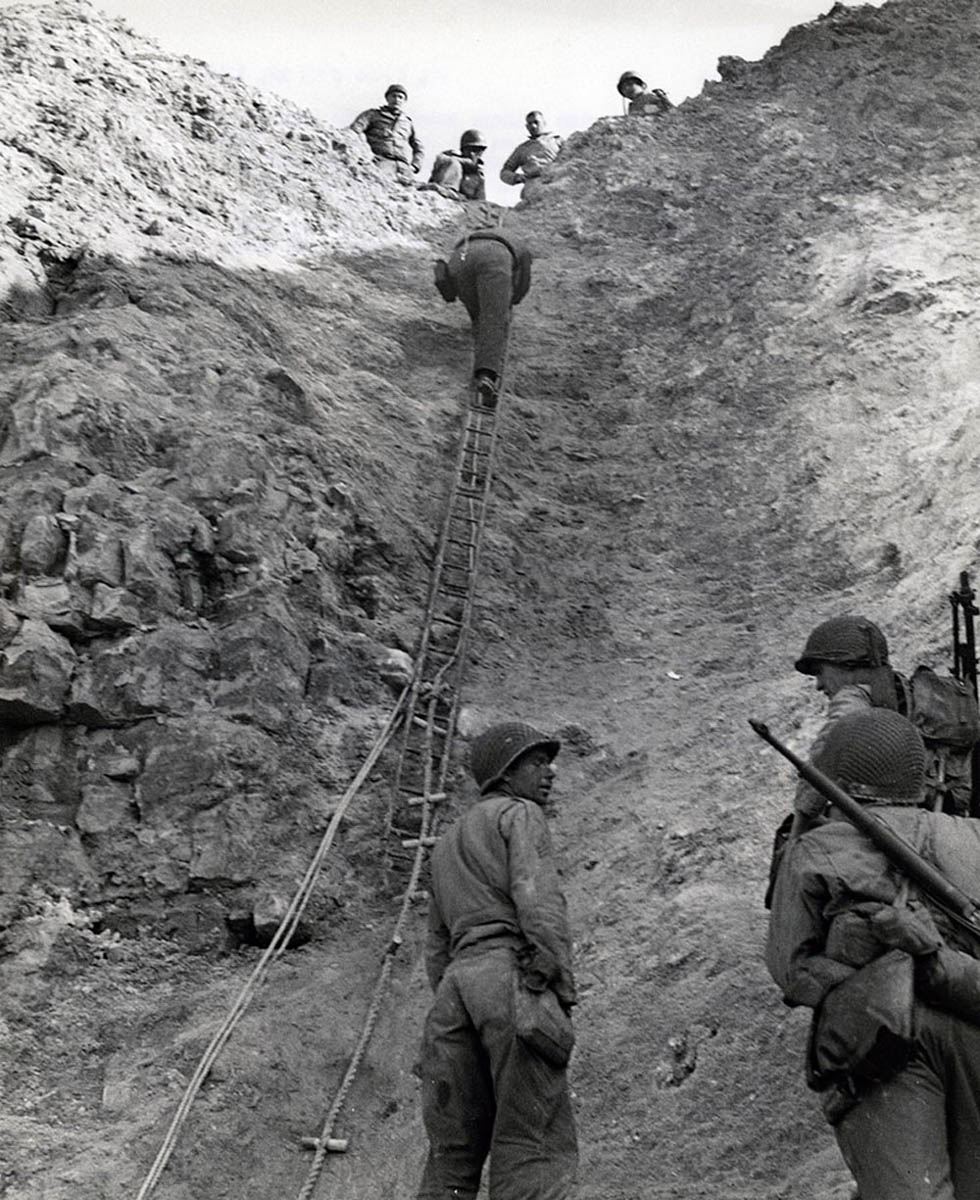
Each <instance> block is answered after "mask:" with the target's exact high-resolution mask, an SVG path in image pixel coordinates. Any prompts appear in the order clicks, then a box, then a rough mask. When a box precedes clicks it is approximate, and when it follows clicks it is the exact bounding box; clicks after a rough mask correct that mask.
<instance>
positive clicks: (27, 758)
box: [0, 724, 81, 825]
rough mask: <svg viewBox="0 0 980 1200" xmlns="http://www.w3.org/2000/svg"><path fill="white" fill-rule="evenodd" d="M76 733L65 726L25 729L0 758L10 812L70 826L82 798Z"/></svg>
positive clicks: (1, 791) (0, 788) (1, 792)
mask: <svg viewBox="0 0 980 1200" xmlns="http://www.w3.org/2000/svg"><path fill="white" fill-rule="evenodd" d="M77 752H78V746H77V743H76V740H75V735H74V731H73V730H71V729H70V728H68V727H66V726H64V725H50V724H48V725H35V726H34V727H33V728H30V729H27V730H24V731H23V732H22V733H20V735H19V736H18V737H17V739H16V741H15V742H14V743H13V745H11V746H10V747H9V748H8V749H7V751H6V753H5V754H4V755H3V757H2V759H0V797H2V799H3V802H4V803H5V805H6V806H7V809H8V811H16V812H19V813H20V814H21V815H22V816H24V817H27V818H29V819H31V820H43V821H48V822H51V823H53V824H55V825H71V824H72V823H73V822H74V819H75V813H76V811H77V809H78V805H79V801H80V799H81V792H80V778H79V771H78V765H77V761H76V760H77Z"/></svg>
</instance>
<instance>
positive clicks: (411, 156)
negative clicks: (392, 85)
mask: <svg viewBox="0 0 980 1200" xmlns="http://www.w3.org/2000/svg"><path fill="white" fill-rule="evenodd" d="M350 127H351V129H353V130H354V132H355V133H363V134H364V136H365V137H366V138H367V144H368V145H369V146H370V147H371V152H372V154H374V156H375V157H376V158H392V159H394V160H395V161H396V162H403V163H405V164H407V165H409V166H411V168H412V170H413V171H417V170H418V169H419V167H420V166H421V165H422V143H421V142H420V141H419V139H418V135H417V134H416V132H415V126H414V125H413V124H412V118H411V117H409V116H407V115H406V114H405V113H403V112H401V113H396V112H395V111H394V110H393V109H391V108H388V107H387V106H386V107H384V108H369V109H366V110H365V111H364V112H362V113H361V114H360V116H358V117H355V118H354V120H353V121H352V122H351V125H350Z"/></svg>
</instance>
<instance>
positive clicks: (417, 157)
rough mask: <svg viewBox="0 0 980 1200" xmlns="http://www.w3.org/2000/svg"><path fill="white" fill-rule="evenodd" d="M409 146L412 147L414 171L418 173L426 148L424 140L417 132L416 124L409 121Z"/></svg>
mask: <svg viewBox="0 0 980 1200" xmlns="http://www.w3.org/2000/svg"><path fill="white" fill-rule="evenodd" d="M408 125H409V131H408V144H409V145H410V146H411V147H412V170H413V171H418V170H419V169H420V168H421V166H422V154H423V151H424V150H425V147H424V146H423V145H422V139H421V138H420V137H419V135H418V134H417V133H416V132H415V122H414V121H409V123H408Z"/></svg>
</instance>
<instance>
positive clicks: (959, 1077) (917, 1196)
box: [766, 801, 980, 1200]
mask: <svg viewBox="0 0 980 1200" xmlns="http://www.w3.org/2000/svg"><path fill="white" fill-rule="evenodd" d="M914 803H915V802H914V801H910V802H907V803H905V804H902V805H897V804H875V805H874V812H875V814H876V815H877V816H879V817H881V818H882V819H883V820H884V821H886V822H887V823H888V824H889V825H890V826H891V827H892V828H893V829H894V830H895V831H896V832H897V833H899V834H901V836H902V837H904V838H905V840H906V841H908V842H909V843H910V844H911V845H912V846H913V847H915V848H916V849H917V850H919V851H920V852H921V853H922V855H923V857H925V858H926V859H927V861H930V862H932V863H933V864H934V865H937V866H939V867H940V868H941V869H942V870H943V872H944V874H946V876H947V877H948V878H951V879H952V880H953V882H958V883H959V884H960V886H963V887H968V886H970V884H971V882H972V887H973V890H974V891H975V890H976V883H975V879H976V874H977V869H978V866H980V850H978V845H980V843H978V840H977V835H976V834H975V833H973V832H972V831H971V835H970V837H967V838H965V837H964V832H965V830H964V822H963V821H962V819H961V818H957V817H951V816H946V815H944V814H939V813H932V812H926V811H923V810H922V809H919V808H917V807H914ZM970 824H971V825H972V824H973V823H972V822H970ZM906 887H907V885H904V884H903V877H902V876H901V874H900V873H899V872H898V871H897V869H896V868H894V867H892V866H891V864H890V863H889V861H888V859H887V858H886V857H885V855H884V854H883V853H882V852H881V851H880V850H878V849H877V848H876V847H875V846H874V844H873V843H872V842H871V841H870V839H868V838H867V837H866V835H865V834H863V833H862V832H861V831H860V830H858V829H857V828H855V827H854V826H853V825H851V824H850V823H849V822H848V821H846V820H844V819H843V818H837V819H832V820H830V821H827V822H825V823H824V824H822V825H820V826H818V827H817V828H815V829H811V830H810V831H808V832H807V833H804V834H802V835H801V836H800V837H798V838H796V839H795V840H794V841H793V842H791V843H790V845H789V846H788V847H787V850H786V853H785V856H784V858H783V862H782V865H781V867H780V871H779V876H778V879H777V880H776V884H775V890H774V894H773V898H772V911H771V916H770V925H769V939H768V944H767V950H766V961H767V964H768V967H769V970H770V973H771V974H772V976H773V978H774V979H775V981H776V982H777V984H778V985H779V987H780V988H781V989H782V991H783V994H784V997H785V999H786V1002H787V1003H789V1004H793V1005H807V1006H809V1007H811V1008H817V1006H819V1005H820V1003H821V1001H822V1000H823V999H824V998H825V997H826V996H827V994H828V993H829V992H830V991H831V990H832V989H833V988H834V987H835V986H837V985H838V984H840V983H842V982H843V981H844V980H845V979H847V978H849V977H850V976H851V975H852V974H853V973H854V971H855V969H856V968H859V967H861V966H863V965H864V964H865V963H867V962H870V961H871V960H872V959H876V958H877V957H878V956H879V955H880V954H882V953H883V950H884V947H883V946H882V944H881V943H880V942H879V941H877V940H876V939H875V937H874V936H873V934H872V933H871V932H870V929H871V926H870V924H869V920H868V918H869V917H870V916H871V915H872V914H874V913H875V912H878V911H880V910H882V909H885V908H888V907H891V906H895V905H896V904H897V905H898V906H899V907H902V906H903V904H904V897H905V892H906ZM817 1028H820V1029H823V1027H822V1026H818V1027H817ZM912 1030H913V1035H914V1053H913V1057H912V1059H911V1061H910V1062H909V1064H908V1065H907V1066H905V1067H904V1068H903V1069H902V1070H900V1071H899V1072H898V1073H897V1074H896V1075H894V1076H893V1077H891V1078H890V1079H887V1080H885V1081H884V1082H878V1083H874V1084H868V1083H864V1084H862V1083H859V1082H857V1081H855V1080H853V1079H849V1078H844V1079H843V1080H841V1081H839V1083H840V1084H841V1086H842V1088H843V1094H844V1095H845V1096H850V1097H851V1099H850V1100H847V1101H846V1102H845V1103H844V1104H841V1102H840V1100H841V1095H842V1091H841V1088H840V1087H838V1086H836V1085H835V1086H834V1087H832V1088H831V1089H830V1090H829V1091H827V1092H825V1097H827V1098H828V1100H829V1101H830V1102H829V1103H828V1104H827V1106H826V1107H827V1112H828V1117H829V1119H831V1120H832V1121H836V1124H835V1126H834V1132H835V1135H836V1137H837V1142H838V1144H839V1146H840V1149H841V1152H842V1154H843V1156H844V1159H845V1160H846V1162H847V1164H848V1166H849V1167H850V1169H851V1171H852V1173H853V1174H854V1177H855V1179H856V1180H857V1183H858V1188H859V1191H860V1195H861V1200H978V1198H980V1027H978V1026H976V1025H974V1024H972V1023H970V1022H968V1021H965V1020H963V1019H962V1018H960V1017H957V1016H954V1015H953V1014H952V1013H950V1012H944V1011H939V1010H938V1009H936V1008H933V1007H931V1006H930V1005H928V1004H926V1003H924V1002H923V1001H922V1000H920V999H916V1000H915V1001H914V1004H913V1010H912ZM833 1034H834V1031H833V1030H829V1031H827V1035H828V1036H833ZM818 1051H819V1047H818V1046H815V1045H813V1044H811V1056H812V1055H813V1054H814V1053H816V1052H818ZM812 1061H813V1060H812V1057H811V1062H812ZM825 1082H827V1081H825Z"/></svg>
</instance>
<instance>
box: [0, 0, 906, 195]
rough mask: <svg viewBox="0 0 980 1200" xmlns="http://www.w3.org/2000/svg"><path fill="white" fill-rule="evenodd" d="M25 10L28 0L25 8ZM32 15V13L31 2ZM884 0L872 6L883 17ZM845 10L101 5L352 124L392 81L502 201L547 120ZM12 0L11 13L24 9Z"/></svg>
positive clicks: (732, 4) (791, 5) (422, 130)
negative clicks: (507, 164) (619, 83)
mask: <svg viewBox="0 0 980 1200" xmlns="http://www.w3.org/2000/svg"><path fill="white" fill-rule="evenodd" d="M21 2H23V0H21ZM31 2H33V0H31ZM881 3H882V0H873V4H874V7H879V6H880V4H881ZM832 4H833V0H823V3H820V0H540V2H539V3H534V2H533V0H102V2H96V7H97V8H99V9H102V10H103V11H105V12H108V13H111V14H112V15H114V16H121V17H124V18H125V19H126V21H127V22H128V23H129V25H130V26H131V27H132V28H133V29H134V30H135V31H136V32H137V33H142V34H145V35H147V36H149V37H152V38H155V39H156V40H157V41H159V42H160V43H161V44H162V45H163V46H164V47H165V48H166V49H168V50H171V51H174V52H175V53H177V54H188V55H191V56H192V57H194V58H202V59H205V60H206V61H207V62H208V63H209V64H210V65H211V66H212V67H214V68H215V69H216V70H218V71H227V72H230V73H231V74H234V75H239V76H241V77H242V78H243V79H245V80H246V82H248V83H250V84H252V85H254V86H256V87H260V88H263V89H266V90H268V91H273V92H276V93H278V94H279V95H281V96H286V97H288V98H289V99H290V100H293V101H295V102H296V103H298V104H300V105H302V106H303V107H304V108H308V109H310V110H311V111H312V112H313V113H314V114H315V115H316V116H318V117H319V118H321V119H322V120H324V121H327V122H328V123H330V124H332V125H347V124H349V123H350V122H351V121H352V120H353V119H354V117H355V116H356V115H357V113H359V112H360V111H361V110H362V109H365V108H370V107H373V106H375V105H377V104H381V103H383V99H384V90H385V87H386V86H387V84H389V83H393V82H397V83H402V84H404V85H405V86H406V88H407V89H408V106H407V111H408V113H409V114H410V115H411V117H412V118H413V119H414V121H415V125H416V129H417V131H418V134H419V136H420V137H421V138H422V141H423V142H424V143H425V147H426V162H425V166H424V168H423V172H424V174H425V175H426V176H427V175H428V170H429V167H430V165H431V162H432V158H433V157H434V155H435V154H436V153H437V152H438V151H439V150H443V149H446V148H448V147H450V146H452V147H455V146H456V145H457V143H458V139H459V135H460V133H461V132H462V131H463V130H464V129H466V128H469V127H476V128H478V129H480V130H482V132H483V133H484V135H485V136H486V138H487V140H488V150H487V154H486V163H487V175H488V179H493V180H494V183H493V184H492V185H491V188H490V190H489V195H490V198H491V199H494V200H497V201H499V202H502V203H514V202H515V201H516V200H517V198H518V196H519V193H520V189H519V188H509V187H506V186H505V185H504V184H502V183H499V182H496V177H497V173H498V172H499V170H500V166H501V164H502V162H503V160H504V159H505V158H506V157H507V155H508V154H509V153H510V151H511V150H512V149H513V148H514V147H515V146H516V145H517V144H518V142H520V141H522V140H523V139H524V137H525V136H526V134H525V131H524V115H525V113H526V112H527V111H528V110H529V109H532V108H538V109H541V110H542V111H543V112H544V113H545V115H546V116H547V117H548V118H549V124H550V126H551V128H552V129H554V130H555V131H557V132H559V133H562V134H566V135H567V134H569V133H571V132H572V131H573V130H576V129H586V128H588V126H589V125H590V124H591V123H592V122H593V121H594V120H596V118H598V117H601V116H609V115H612V114H617V113H621V112H622V101H621V100H620V97H619V95H618V94H617V92H616V80H617V79H618V78H619V76H620V74H621V73H622V72H623V71H624V70H632V71H636V72H637V73H638V74H639V75H641V76H642V77H643V78H644V79H645V80H646V81H647V83H649V84H650V85H651V86H655V87H662V88H664V90H665V91H666V92H667V94H668V95H669V96H670V98H671V99H672V100H673V101H674V102H675V103H680V101H682V100H683V99H685V97H687V96H693V95H697V93H698V92H699V91H700V90H701V87H702V85H703V84H704V81H705V80H706V79H716V78H717V74H716V70H715V68H716V65H717V62H718V58H719V56H721V55H723V54H737V55H741V57H743V58H747V59H758V58H761V57H762V55H763V54H765V52H766V50H768V49H769V47H770V46H774V45H776V44H777V43H778V42H779V41H781V40H782V38H783V37H784V35H785V34H786V33H787V31H788V30H789V29H790V28H791V27H792V26H793V25H799V24H801V23H802V22H804V21H812V20H814V19H815V18H816V17H818V16H819V15H820V14H821V13H824V12H827V11H828V10H829V9H830V8H831V7H832ZM16 6H17V5H11V4H10V3H9V0H0V7H16Z"/></svg>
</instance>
